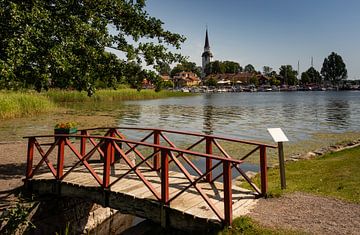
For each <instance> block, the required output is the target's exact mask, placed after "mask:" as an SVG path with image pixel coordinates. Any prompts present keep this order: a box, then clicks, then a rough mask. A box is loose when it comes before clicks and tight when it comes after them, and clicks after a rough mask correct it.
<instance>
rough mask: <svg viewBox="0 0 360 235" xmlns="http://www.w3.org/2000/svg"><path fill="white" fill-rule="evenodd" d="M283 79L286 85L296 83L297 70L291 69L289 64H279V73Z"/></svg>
mask: <svg viewBox="0 0 360 235" xmlns="http://www.w3.org/2000/svg"><path fill="white" fill-rule="evenodd" d="M279 74H280V75H281V76H282V77H283V79H284V84H287V85H296V84H297V78H296V76H297V71H296V70H293V68H292V66H291V65H281V67H280V73H279Z"/></svg>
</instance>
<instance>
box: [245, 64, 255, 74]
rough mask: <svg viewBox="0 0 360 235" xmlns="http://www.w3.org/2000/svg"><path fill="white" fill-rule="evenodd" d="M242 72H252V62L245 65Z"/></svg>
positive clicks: (253, 69)
mask: <svg viewBox="0 0 360 235" xmlns="http://www.w3.org/2000/svg"><path fill="white" fill-rule="evenodd" d="M244 72H247V73H254V72H255V68H254V66H253V65H252V64H248V65H246V66H245V68H244Z"/></svg>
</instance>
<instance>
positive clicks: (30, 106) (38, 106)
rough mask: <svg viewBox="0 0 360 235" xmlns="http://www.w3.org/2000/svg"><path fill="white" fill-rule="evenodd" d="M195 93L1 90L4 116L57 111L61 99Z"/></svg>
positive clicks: (97, 99) (0, 114)
mask: <svg viewBox="0 0 360 235" xmlns="http://www.w3.org/2000/svg"><path fill="white" fill-rule="evenodd" d="M189 95H192V94H189V93H184V92H172V91H165V90H164V91H160V92H155V91H154V90H141V91H140V92H139V91H137V90H135V89H119V90H98V91H97V92H96V93H95V94H94V95H93V96H92V97H88V96H87V93H86V92H78V91H63V90H50V91H47V92H42V93H37V92H33V91H26V92H13V91H0V119H9V118H17V117H29V116H34V115H37V114H40V113H46V112H50V111H54V110H56V103H61V102H112V101H126V100H146V99H160V98H167V97H182V96H189Z"/></svg>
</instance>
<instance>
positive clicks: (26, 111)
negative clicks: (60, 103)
mask: <svg viewBox="0 0 360 235" xmlns="http://www.w3.org/2000/svg"><path fill="white" fill-rule="evenodd" d="M55 108H56V106H55V104H54V103H53V102H51V101H50V100H48V99H47V98H46V97H44V96H41V95H39V94H36V93H29V92H26V93H22V92H0V119H8V118H16V117H28V116H34V115H37V114H40V113H46V112H50V111H52V110H54V109H55Z"/></svg>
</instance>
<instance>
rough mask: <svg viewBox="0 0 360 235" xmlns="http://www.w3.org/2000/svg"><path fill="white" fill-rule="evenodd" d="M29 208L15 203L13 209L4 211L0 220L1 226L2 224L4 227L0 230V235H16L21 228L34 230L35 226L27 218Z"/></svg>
mask: <svg viewBox="0 0 360 235" xmlns="http://www.w3.org/2000/svg"><path fill="white" fill-rule="evenodd" d="M29 210H30V209H29V208H28V207H26V206H24V205H22V204H21V203H17V204H16V205H15V207H13V208H10V209H8V210H7V211H5V212H4V213H3V215H2V217H1V218H0V219H1V221H2V224H1V225H3V223H4V226H3V227H2V228H1V226H0V228H1V230H0V233H1V234H4V235H7V234H9V235H11V234H16V232H17V231H18V230H19V229H20V228H21V227H24V228H26V227H28V226H30V227H32V228H35V226H34V225H33V224H32V223H31V222H30V221H29V220H28V216H29V213H30V212H29Z"/></svg>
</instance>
